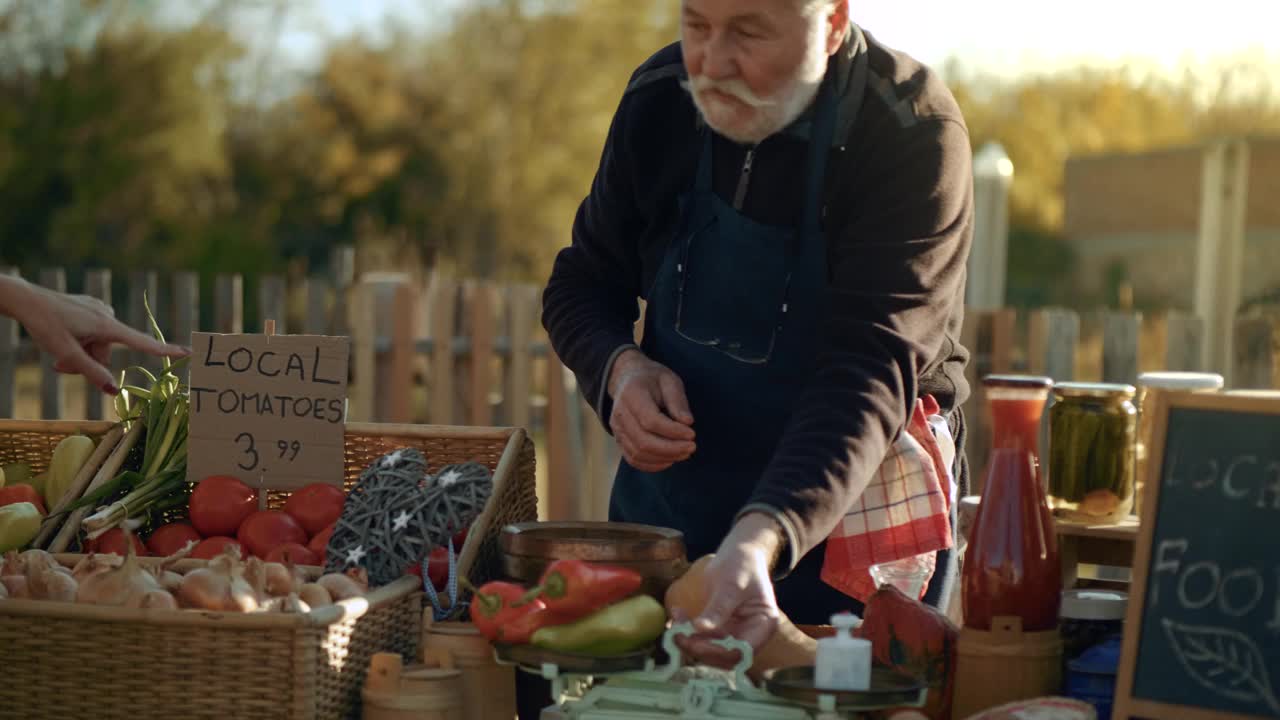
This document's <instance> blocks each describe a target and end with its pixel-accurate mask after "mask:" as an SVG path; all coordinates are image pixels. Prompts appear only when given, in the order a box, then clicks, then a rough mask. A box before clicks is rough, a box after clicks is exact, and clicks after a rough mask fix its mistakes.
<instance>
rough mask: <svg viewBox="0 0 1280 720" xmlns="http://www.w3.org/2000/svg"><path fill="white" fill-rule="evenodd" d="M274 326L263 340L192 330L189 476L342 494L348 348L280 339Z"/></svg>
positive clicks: (337, 341)
mask: <svg viewBox="0 0 1280 720" xmlns="http://www.w3.org/2000/svg"><path fill="white" fill-rule="evenodd" d="M272 325H273V323H268V325H267V332H266V333H264V334H262V335H239V334H236V335H227V334H216V333H192V336H191V346H192V353H191V355H192V356H191V419H190V430H189V434H188V439H187V447H188V456H189V459H188V469H187V476H188V478H189V479H190V480H191V481H193V482H199V481H200V480H201V479H203V478H206V477H209V476H210V475H231V476H233V477H237V478H239V479H240V480H242V481H244V483H245V484H247V485H249V486H250V487H254V488H258V489H271V490H293V489H297V488H300V487H302V486H304V485H307V484H309V483H314V482H324V483H330V484H332V485H336V486H338V487H341V486H342V483H343V457H344V437H345V434H346V419H347V418H346V410H347V368H348V358H349V357H350V353H351V348H350V341H349V339H348V338H345V337H325V336H319V335H275V334H273V333H272ZM265 497H266V494H265V493H261V494H260V498H261V499H262V500H264V501H265Z"/></svg>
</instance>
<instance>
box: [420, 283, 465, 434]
mask: <svg viewBox="0 0 1280 720" xmlns="http://www.w3.org/2000/svg"><path fill="white" fill-rule="evenodd" d="M457 302H458V286H457V284H455V283H454V280H453V278H450V277H447V276H445V275H443V274H442V273H435V274H433V275H432V276H431V286H430V291H429V294H428V301H427V312H428V313H430V325H431V371H430V372H429V373H428V377H427V394H428V397H429V398H430V404H431V422H433V423H435V424H437V425H451V424H453V422H454V420H453V393H454V387H453V364H454V363H453V360H454V356H453V338H454V334H455V333H456V332H457V313H456V309H457Z"/></svg>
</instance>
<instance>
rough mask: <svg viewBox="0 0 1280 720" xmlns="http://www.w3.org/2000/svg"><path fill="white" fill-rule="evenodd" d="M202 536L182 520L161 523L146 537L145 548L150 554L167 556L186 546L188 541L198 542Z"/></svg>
mask: <svg viewBox="0 0 1280 720" xmlns="http://www.w3.org/2000/svg"><path fill="white" fill-rule="evenodd" d="M201 539H202V538H201V537H200V533H198V532H196V529H195V528H193V527H191V526H190V525H188V524H186V523H184V522H175V523H169V524H168V525H161V526H160V527H158V528H156V529H155V532H153V533H151V537H149V538H147V549H148V550H150V551H151V554H152V555H159V556H161V557H167V556H169V555H172V554H174V553H176V552H178V551H179V550H181V549H182V548H184V547H186V546H187V543H189V542H195V543H197V544H198V543H199V542H200V540H201Z"/></svg>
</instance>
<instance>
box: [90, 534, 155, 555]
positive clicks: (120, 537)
mask: <svg viewBox="0 0 1280 720" xmlns="http://www.w3.org/2000/svg"><path fill="white" fill-rule="evenodd" d="M130 537H131V538H133V551H134V552H135V553H137V554H138V555H146V554H148V553H147V546H146V545H143V544H142V540H141V539H140V538H139V537H138V536H137V535H130ZM89 552H95V553H103V554H107V553H115V554H116V555H119V556H120V557H124V556H125V555H126V554H128V546H126V545H125V541H124V530H122V529H120V528H118V527H114V528H111V529H110V530H108V531H106V532H104V533H102V534H101V535H99V536H98V538H97V539H96V540H90V541H89Z"/></svg>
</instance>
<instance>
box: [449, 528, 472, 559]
mask: <svg viewBox="0 0 1280 720" xmlns="http://www.w3.org/2000/svg"><path fill="white" fill-rule="evenodd" d="M469 532H471V526H470V525H468V526H467V527H464V528H462V529H461V530H459V531H458V532H456V533H454V536H453V552H454V554H457V555H461V554H462V546H463V545H465V544H466V543H467V533H469Z"/></svg>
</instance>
